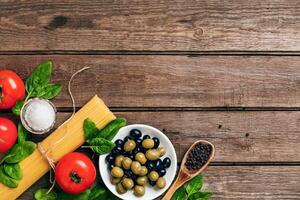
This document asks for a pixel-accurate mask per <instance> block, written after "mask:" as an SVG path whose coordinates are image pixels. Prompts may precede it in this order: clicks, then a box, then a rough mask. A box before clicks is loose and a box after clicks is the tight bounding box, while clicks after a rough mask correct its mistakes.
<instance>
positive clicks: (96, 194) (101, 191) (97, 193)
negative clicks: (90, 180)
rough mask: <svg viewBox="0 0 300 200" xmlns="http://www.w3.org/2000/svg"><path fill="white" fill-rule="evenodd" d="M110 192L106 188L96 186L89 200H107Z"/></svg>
mask: <svg viewBox="0 0 300 200" xmlns="http://www.w3.org/2000/svg"><path fill="white" fill-rule="evenodd" d="M107 196H108V192H107V190H106V189H105V188H104V187H101V186H95V187H94V188H93V189H92V190H91V194H90V195H89V200H102V199H103V200H105V199H107Z"/></svg>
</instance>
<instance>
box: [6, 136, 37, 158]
mask: <svg viewBox="0 0 300 200" xmlns="http://www.w3.org/2000/svg"><path fill="white" fill-rule="evenodd" d="M35 149H36V144H35V143H33V142H31V141H25V142H22V143H20V144H15V145H14V146H13V148H11V149H10V150H9V151H8V152H7V153H6V154H5V156H4V158H3V160H5V162H6V163H18V162H20V161H21V160H24V159H25V158H26V157H27V156H29V155H30V154H32V153H33V151H34V150H35Z"/></svg>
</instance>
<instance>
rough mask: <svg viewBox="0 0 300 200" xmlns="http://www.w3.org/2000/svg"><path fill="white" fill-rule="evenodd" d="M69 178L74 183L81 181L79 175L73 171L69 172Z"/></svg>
mask: <svg viewBox="0 0 300 200" xmlns="http://www.w3.org/2000/svg"><path fill="white" fill-rule="evenodd" d="M70 178H71V180H72V181H73V182H74V183H80V182H81V177H80V176H79V175H78V174H77V173H76V172H74V171H72V172H71V173H70Z"/></svg>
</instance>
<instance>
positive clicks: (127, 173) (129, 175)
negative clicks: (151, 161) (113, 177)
mask: <svg viewBox="0 0 300 200" xmlns="http://www.w3.org/2000/svg"><path fill="white" fill-rule="evenodd" d="M124 174H125V176H127V177H128V178H132V176H133V173H132V171H131V170H125V171H124Z"/></svg>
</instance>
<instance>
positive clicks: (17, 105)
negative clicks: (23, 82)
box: [11, 100, 24, 116]
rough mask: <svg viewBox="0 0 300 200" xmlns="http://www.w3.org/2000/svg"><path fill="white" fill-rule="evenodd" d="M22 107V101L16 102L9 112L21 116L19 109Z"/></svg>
mask: <svg viewBox="0 0 300 200" xmlns="http://www.w3.org/2000/svg"><path fill="white" fill-rule="evenodd" d="M23 105H24V101H23V100H22V101H17V102H16V104H15V105H14V107H12V109H11V111H12V112H13V114H15V115H17V116H19V115H20V114H21V109H22V107H23Z"/></svg>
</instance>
